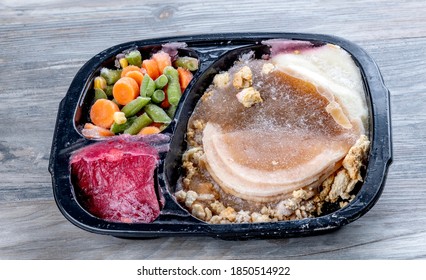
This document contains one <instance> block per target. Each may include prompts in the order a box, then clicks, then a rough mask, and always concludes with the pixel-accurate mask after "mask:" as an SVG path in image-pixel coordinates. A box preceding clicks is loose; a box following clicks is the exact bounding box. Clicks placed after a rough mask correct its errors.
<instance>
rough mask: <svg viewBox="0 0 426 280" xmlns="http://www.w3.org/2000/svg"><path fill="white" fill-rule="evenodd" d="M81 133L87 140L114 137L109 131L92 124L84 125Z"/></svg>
mask: <svg viewBox="0 0 426 280" xmlns="http://www.w3.org/2000/svg"><path fill="white" fill-rule="evenodd" d="M81 133H83V136H84V137H86V138H89V139H92V138H101V137H108V136H114V133H112V132H111V131H110V130H109V129H106V128H103V127H100V126H96V125H94V124H92V123H86V124H85V125H84V128H83V129H82V130H81Z"/></svg>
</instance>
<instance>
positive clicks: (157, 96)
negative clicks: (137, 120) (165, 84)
mask: <svg viewBox="0 0 426 280" xmlns="http://www.w3.org/2000/svg"><path fill="white" fill-rule="evenodd" d="M165 98H166V94H165V93H164V91H163V90H161V89H157V90H156V91H154V93H153V94H152V96H151V99H152V102H154V103H161V102H163V100H164V99H165Z"/></svg>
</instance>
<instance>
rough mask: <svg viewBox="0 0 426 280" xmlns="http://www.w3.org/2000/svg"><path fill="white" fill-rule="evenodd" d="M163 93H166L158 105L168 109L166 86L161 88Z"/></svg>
mask: <svg viewBox="0 0 426 280" xmlns="http://www.w3.org/2000/svg"><path fill="white" fill-rule="evenodd" d="M163 91H164V94H165V95H166V96H165V98H164V100H163V102H161V103H160V107H161V108H163V109H168V108H169V107H170V103H169V98H168V97H167V86H165V87H164V88H163Z"/></svg>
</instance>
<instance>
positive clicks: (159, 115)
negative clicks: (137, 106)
mask: <svg viewBox="0 0 426 280" xmlns="http://www.w3.org/2000/svg"><path fill="white" fill-rule="evenodd" d="M144 109H145V113H147V114H148V116H149V117H150V118H151V119H152V120H153V121H154V122H156V123H170V122H171V121H172V119H170V117H169V116H168V115H167V113H166V112H164V110H163V109H161V107H158V106H157V105H154V104H148V105H146V106H145V108H144Z"/></svg>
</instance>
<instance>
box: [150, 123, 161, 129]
mask: <svg viewBox="0 0 426 280" xmlns="http://www.w3.org/2000/svg"><path fill="white" fill-rule="evenodd" d="M163 125H164V123H159V122H153V123H151V124H150V125H149V126H155V127H158V128H160V127H162V126H163Z"/></svg>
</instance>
